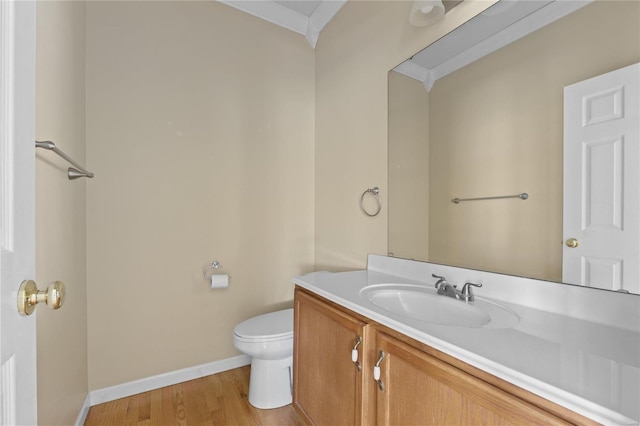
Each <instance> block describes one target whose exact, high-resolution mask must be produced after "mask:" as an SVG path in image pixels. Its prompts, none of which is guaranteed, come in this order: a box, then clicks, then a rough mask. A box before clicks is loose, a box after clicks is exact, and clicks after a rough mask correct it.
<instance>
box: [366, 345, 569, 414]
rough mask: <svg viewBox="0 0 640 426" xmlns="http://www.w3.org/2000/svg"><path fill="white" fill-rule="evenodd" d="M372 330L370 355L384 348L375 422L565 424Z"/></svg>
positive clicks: (377, 390)
mask: <svg viewBox="0 0 640 426" xmlns="http://www.w3.org/2000/svg"><path fill="white" fill-rule="evenodd" d="M376 336H377V337H376V347H375V351H376V356H377V357H378V356H379V353H380V351H383V352H384V358H383V359H382V361H381V362H380V369H381V379H380V380H381V381H382V384H383V389H382V390H381V389H380V388H379V386H378V385H376V393H377V396H376V404H377V415H376V419H377V424H383V425H421V426H422V425H450V424H456V425H466V424H491V425H501V424H504V425H512V424H565V423H564V422H562V421H561V420H560V419H558V418H557V417H555V416H553V415H551V414H550V413H547V412H546V411H543V410H541V409H539V408H537V407H534V406H532V405H530V404H528V403H526V402H524V401H522V400H521V399H519V398H517V397H514V396H512V395H510V394H508V393H506V392H504V391H502V390H500V389H498V388H496V387H494V386H492V385H490V384H488V383H486V382H484V381H482V380H480V379H478V378H476V377H474V376H471V375H469V374H467V373H465V372H463V371H461V370H459V369H457V368H455V367H453V366H451V365H449V364H447V363H445V362H443V361H440V360H438V359H436V358H434V357H432V356H431V355H428V354H426V353H424V352H421V351H419V350H417V349H415V348H413V347H411V346H409V345H406V344H404V343H403V342H400V341H399V340H397V339H395V338H393V337H391V336H388V335H386V334H383V333H378V334H377V335H376ZM372 350H373V349H372Z"/></svg>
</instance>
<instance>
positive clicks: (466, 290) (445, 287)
mask: <svg viewBox="0 0 640 426" xmlns="http://www.w3.org/2000/svg"><path fill="white" fill-rule="evenodd" d="M431 276H432V277H433V278H437V279H438V281H436V285H435V287H436V289H437V290H438V294H441V295H444V296H448V297H453V298H454V299H458V300H462V301H464V302H473V301H474V300H475V296H474V295H473V291H472V290H471V287H472V286H473V287H482V284H477V283H472V282H467V283H465V284H464V285H463V286H462V291H460V290H458V286H456V285H452V284H449V282H447V279H446V278H445V277H441V276H440V275H436V274H431Z"/></svg>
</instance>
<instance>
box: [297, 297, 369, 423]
mask: <svg viewBox="0 0 640 426" xmlns="http://www.w3.org/2000/svg"><path fill="white" fill-rule="evenodd" d="M366 332H367V324H366V323H365V322H363V321H360V320H358V319H356V318H355V317H353V316H352V315H348V314H347V313H345V312H344V311H342V310H338V309H336V308H335V307H332V306H330V305H329V304H326V303H323V302H320V301H319V300H317V299H316V298H314V297H311V296H310V295H308V294H306V293H303V292H301V291H298V290H296V296H295V320H294V336H295V337H294V351H293V364H294V370H293V371H294V375H293V383H294V386H293V404H294V406H295V407H296V408H297V409H298V411H299V412H300V414H302V415H303V416H304V417H306V419H307V421H309V422H310V423H313V424H317V425H356V424H362V423H363V416H362V407H363V404H362V402H363V399H362V387H363V373H364V371H365V366H363V365H362V354H363V353H364V351H365V350H366V344H365V343H364V342H365V337H366V336H365V333H366ZM358 340H360V343H359V344H358V347H357V348H356V351H357V353H358V359H357V361H356V362H353V361H352V350H353V349H354V347H355V346H356V343H357V342H358ZM367 340H368V339H367ZM356 363H357V364H356ZM358 365H360V366H361V368H360V369H359V368H358Z"/></svg>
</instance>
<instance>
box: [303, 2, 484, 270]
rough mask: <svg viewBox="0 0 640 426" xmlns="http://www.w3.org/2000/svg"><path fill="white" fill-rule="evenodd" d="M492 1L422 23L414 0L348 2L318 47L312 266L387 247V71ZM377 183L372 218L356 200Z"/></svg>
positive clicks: (356, 261)
mask: <svg viewBox="0 0 640 426" xmlns="http://www.w3.org/2000/svg"><path fill="white" fill-rule="evenodd" d="M492 3H493V1H473V2H463V3H462V4H460V5H459V6H458V7H456V8H455V9H453V10H452V11H450V12H449V13H448V14H447V15H446V16H445V18H444V19H443V20H442V21H439V22H438V23H436V24H435V25H433V26H431V27H427V28H415V27H412V26H410V25H409V22H408V16H409V11H410V8H411V2H408V1H349V2H347V3H346V4H345V5H344V7H343V8H342V9H341V10H340V12H339V13H338V14H337V15H336V17H335V18H334V19H333V20H332V21H331V22H330V23H329V24H328V25H327V26H326V27H325V28H324V30H323V31H322V34H321V36H320V40H319V41H318V46H317V48H316V121H315V125H316V149H315V167H316V186H315V205H316V218H315V235H316V238H315V255H316V257H315V259H316V268H317V269H330V270H340V269H354V268H362V267H364V266H365V265H366V256H367V254H368V253H377V254H386V253H387V217H388V215H387V205H388V204H387V203H388V195H389V191H388V186H387V161H388V155H387V108H388V101H387V100H388V98H387V73H388V71H389V70H390V69H392V68H393V67H395V66H396V65H398V64H399V63H400V62H402V61H403V60H405V59H406V58H407V57H409V56H411V55H412V54H414V53H416V52H417V51H418V50H420V49H422V48H423V47H424V46H426V45H427V44H429V43H430V42H432V41H434V40H436V39H437V38H438V37H441V36H442V35H444V34H446V33H447V32H449V31H450V30H451V29H453V28H455V27H457V26H458V25H460V24H461V23H463V22H464V21H466V20H468V19H469V18H471V17H472V16H474V15H475V14H477V13H479V12H480V11H482V10H484V9H485V8H486V7H488V6H489V5H490V4H492ZM373 186H378V187H380V189H381V194H380V196H381V200H382V203H383V208H382V211H381V212H380V214H379V215H378V216H376V217H373V218H370V217H367V216H365V215H364V214H363V213H362V212H361V211H360V208H359V206H358V203H359V201H360V195H361V194H362V192H363V191H364V190H366V189H367V188H371V187H373Z"/></svg>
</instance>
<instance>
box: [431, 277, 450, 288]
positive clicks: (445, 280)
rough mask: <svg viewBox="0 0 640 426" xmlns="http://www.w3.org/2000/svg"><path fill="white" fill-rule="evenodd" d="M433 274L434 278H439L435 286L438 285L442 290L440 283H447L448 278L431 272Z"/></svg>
mask: <svg viewBox="0 0 640 426" xmlns="http://www.w3.org/2000/svg"><path fill="white" fill-rule="evenodd" d="M431 276H432V277H433V278H437V279H438V281H436V285H435V287H436V288H437V289H438V290H440V285H442V283H446V282H447V279H446V278H445V277H441V276H440V275H436V274H431Z"/></svg>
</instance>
